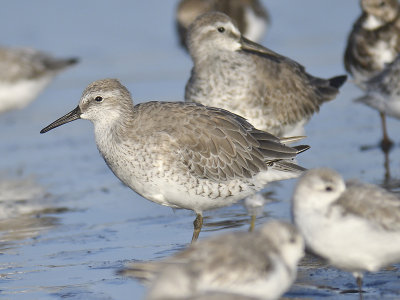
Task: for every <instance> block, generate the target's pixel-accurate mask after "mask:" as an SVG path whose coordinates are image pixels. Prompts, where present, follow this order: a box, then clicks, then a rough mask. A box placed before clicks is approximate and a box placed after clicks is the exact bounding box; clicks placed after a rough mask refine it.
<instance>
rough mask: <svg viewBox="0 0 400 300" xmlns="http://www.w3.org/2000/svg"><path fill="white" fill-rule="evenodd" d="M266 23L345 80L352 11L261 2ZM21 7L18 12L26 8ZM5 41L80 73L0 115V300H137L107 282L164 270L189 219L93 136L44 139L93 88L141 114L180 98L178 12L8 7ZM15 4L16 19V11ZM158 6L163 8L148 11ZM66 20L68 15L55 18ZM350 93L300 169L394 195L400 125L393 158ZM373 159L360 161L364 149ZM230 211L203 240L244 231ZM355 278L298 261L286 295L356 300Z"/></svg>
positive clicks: (349, 5)
mask: <svg viewBox="0 0 400 300" xmlns="http://www.w3.org/2000/svg"><path fill="white" fill-rule="evenodd" d="M263 2H264V3H265V5H266V6H267V7H268V9H269V11H270V13H271V16H272V25H271V28H270V31H269V32H268V34H267V36H266V38H265V40H264V42H263V44H264V45H267V46H268V47H270V48H272V49H273V50H275V51H278V52H280V53H282V54H284V55H287V56H289V57H292V58H293V59H295V60H297V61H299V62H301V63H302V64H303V65H305V66H306V67H307V70H308V71H309V72H310V73H312V74H314V75H318V76H321V77H331V76H334V75H339V74H342V73H344V68H343V64H342V54H343V51H344V47H345V43H346V38H347V34H348V32H349V31H350V28H351V26H352V23H353V21H354V20H355V18H356V17H357V15H358V13H359V8H358V3H357V1H348V0H336V1H321V0H303V1H288V0H281V1H267V0H265V1H263ZM22 3H23V4H22ZM2 4H3V7H6V8H7V9H2V10H0V24H1V25H2V28H3V30H2V31H1V36H2V44H4V45H10V46H11V45H15V46H17V45H18V46H22V45H28V46H32V47H34V48H37V49H41V50H46V51H48V52H50V53H52V54H55V55H58V56H71V55H76V56H79V57H80V58H81V63H80V64H79V65H77V66H75V67H74V68H71V69H70V70H68V71H66V72H65V73H63V74H60V76H58V78H57V79H56V80H55V81H54V82H53V83H52V84H51V85H50V86H49V87H48V89H46V90H45V92H44V93H42V94H41V95H40V97H39V98H38V99H37V100H36V101H35V102H34V103H32V104H31V105H30V106H29V107H27V108H26V109H24V110H21V111H14V112H9V113H6V114H3V115H0V128H1V130H0V139H1V143H0V154H1V159H0V205H1V206H0V253H1V255H0V295H1V297H2V298H4V299H61V298H69V299H140V298H142V297H143V295H144V292H145V289H144V287H142V286H141V285H140V284H139V283H138V282H135V281H133V280H130V279H126V278H122V277H119V276H117V275H116V274H115V271H116V270H117V269H119V268H121V267H122V266H123V265H124V263H126V262H128V261H132V260H149V259H158V258H162V257H165V256H168V255H170V254H172V253H174V252H176V251H177V250H179V249H182V248H183V247H185V246H186V245H187V243H188V242H189V241H190V238H191V234H192V221H193V219H194V215H193V213H192V212H190V211H183V210H176V211H173V210H171V209H170V208H168V207H161V206H159V205H156V204H153V203H151V202H149V201H147V200H145V199H143V198H142V197H140V196H138V195H137V194H135V193H134V192H132V191H131V190H130V189H128V188H126V187H124V186H123V185H122V184H121V183H120V182H119V181H118V179H117V178H116V177H115V176H114V175H113V174H112V173H111V171H109V169H108V168H107V166H106V165H105V163H104V162H103V160H102V158H101V157H100V155H99V154H98V151H97V149H96V146H95V143H94V136H93V128H92V125H91V124H90V123H89V122H88V121H84V120H79V121H76V122H74V123H71V124H68V125H65V126H63V127H60V128H58V129H56V130H54V131H52V132H50V133H48V134H46V135H40V134H39V131H40V129H41V128H43V127H44V126H45V125H47V124H49V123H50V122H52V121H54V120H55V119H56V118H58V117H60V116H62V115H63V114H65V113H66V112H68V111H70V110H71V109H73V108H74V107H75V106H76V105H77V103H78V100H79V97H80V94H81V92H82V91H83V89H84V88H85V87H86V85H87V84H88V83H90V82H91V81H93V80H96V79H100V78H106V77H116V78H119V79H120V80H121V82H122V83H123V84H125V85H126V86H127V87H128V88H129V89H130V91H131V92H132V95H133V97H134V100H135V101H136V103H138V102H143V101H148V100H176V101H179V100H182V99H183V90H184V85H185V82H186V80H187V78H188V76H189V72H190V68H191V61H190V58H189V56H188V55H187V54H186V53H185V52H184V51H183V50H181V49H180V48H179V47H178V42H177V41H178V40H177V37H176V35H175V28H174V10H175V5H176V1H172V0H168V1H155V0H151V1H113V2H110V1H84V2H82V1H76V0H75V1H68V2H55V1H48V0H37V1H23V2H15V1H11V0H6V1H3V2H2ZM21 5H23V6H24V9H23V10H22V9H21ZM155 7H157V9H155ZM61 12H62V13H61ZM360 94H361V92H360V91H359V90H358V89H357V88H356V87H355V86H354V85H352V84H351V82H348V83H346V85H345V86H344V87H343V88H342V92H341V93H340V95H339V96H338V98H337V99H336V100H334V101H332V102H330V103H327V104H325V105H324V106H323V107H322V109H321V111H320V113H319V114H318V115H316V116H314V118H313V119H312V120H311V121H310V123H309V124H308V125H307V127H306V132H307V136H308V137H307V139H306V140H305V143H307V144H309V145H310V146H311V147H312V148H311V149H310V150H309V151H307V152H305V153H303V154H302V155H301V156H300V157H299V163H300V164H301V165H303V166H306V167H308V168H312V167H318V166H328V167H332V168H334V169H336V170H338V171H339V172H340V173H341V174H343V176H344V177H345V178H359V179H360V180H362V181H366V182H371V183H375V184H380V185H383V186H385V187H387V188H388V189H390V190H392V191H395V192H400V170H399V166H400V139H399V137H398V133H399V132H400V122H399V121H398V120H392V119H389V120H388V127H389V134H391V137H392V139H393V140H394V141H395V142H396V145H395V148H394V149H393V150H392V151H391V152H390V153H389V156H388V157H386V158H385V155H384V154H383V153H382V151H381V150H380V149H379V147H377V145H378V142H379V140H380V135H381V128H380V120H379V116H378V113H377V112H375V111H373V110H372V109H370V108H368V107H364V106H362V105H360V104H355V103H353V102H352V99H354V98H355V97H357V96H359V95H360ZM365 148H367V149H368V150H364V149H365ZM294 183H295V181H294V180H290V181H286V182H281V183H275V184H271V185H270V186H269V187H267V188H266V189H265V191H268V192H272V198H273V199H274V200H276V201H274V202H272V203H269V204H268V205H266V206H265V208H264V213H263V215H262V216H261V217H260V218H258V220H257V223H258V224H260V223H262V222H265V221H267V220H268V219H270V218H280V219H286V220H288V219H289V218H290V214H289V207H290V197H291V194H292V191H293V186H294ZM248 223H249V218H248V217H247V215H246V212H245V210H244V208H243V206H242V205H241V203H238V204H236V205H234V206H232V207H227V208H223V209H219V210H216V211H211V212H206V213H205V226H204V229H203V231H202V233H201V235H200V238H204V237H206V236H210V235H215V234H218V233H221V232H225V231H228V230H247V228H248ZM399 276H400V271H399V270H398V268H397V267H396V266H394V267H392V268H389V269H385V270H382V271H381V272H378V273H375V274H366V276H365V281H364V282H365V283H364V290H365V291H366V292H367V294H366V295H365V298H366V299H377V298H382V299H398V298H399V297H400V283H399V282H400V281H399ZM354 289H356V286H355V283H354V280H353V277H352V276H351V274H348V273H345V272H341V271H338V270H336V269H333V268H329V267H328V266H326V265H325V264H324V263H323V262H321V261H320V260H317V259H314V258H307V259H305V260H304V261H303V262H302V264H301V267H300V270H299V276H298V280H297V282H296V284H295V285H294V287H293V288H292V289H291V290H290V291H289V292H288V293H287V294H286V295H285V297H287V298H308V299H320V298H325V299H337V298H339V299H358V295H357V294H355V293H351V290H354Z"/></svg>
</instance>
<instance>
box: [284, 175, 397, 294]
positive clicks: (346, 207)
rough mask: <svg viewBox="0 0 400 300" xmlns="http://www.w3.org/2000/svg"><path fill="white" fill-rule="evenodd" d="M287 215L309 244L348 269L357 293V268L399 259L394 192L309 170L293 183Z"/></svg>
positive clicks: (360, 273)
mask: <svg viewBox="0 0 400 300" xmlns="http://www.w3.org/2000/svg"><path fill="white" fill-rule="evenodd" d="M292 215H293V218H294V222H295V224H296V225H297V227H298V228H299V230H300V232H301V234H302V235H303V237H304V239H305V242H306V246H307V247H308V248H309V249H311V250H312V251H313V252H314V253H316V254H318V255H320V256H321V257H323V258H325V259H327V260H328V261H329V262H330V263H331V264H332V265H333V266H336V267H338V268H340V269H343V270H346V271H349V272H352V273H353V275H354V276H355V277H356V279H357V284H358V287H359V291H360V296H361V295H362V294H361V293H362V277H363V272H365V271H370V272H376V271H378V270H379V269H381V268H382V267H385V266H388V265H390V264H392V263H397V262H400V198H399V197H398V196H397V195H395V194H392V193H390V192H387V191H386V190H384V189H382V188H379V187H377V186H375V185H371V184H364V183H360V182H355V181H349V182H346V183H345V182H344V181H343V179H342V177H341V176H340V174H338V173H337V172H336V171H334V170H331V169H324V168H322V169H313V170H309V171H307V172H305V173H304V175H303V176H302V177H301V178H300V179H299V181H298V184H297V186H296V188H295V191H294V194H293V203H292Z"/></svg>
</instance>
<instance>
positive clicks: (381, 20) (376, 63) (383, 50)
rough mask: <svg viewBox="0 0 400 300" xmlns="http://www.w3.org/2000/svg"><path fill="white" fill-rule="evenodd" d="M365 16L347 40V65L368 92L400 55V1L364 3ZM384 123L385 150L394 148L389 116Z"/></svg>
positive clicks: (381, 116) (360, 19) (383, 141)
mask: <svg viewBox="0 0 400 300" xmlns="http://www.w3.org/2000/svg"><path fill="white" fill-rule="evenodd" d="M360 3H361V8H362V14H361V16H360V17H359V18H358V19H357V21H356V22H355V23H354V26H353V29H352V31H351V33H350V35H349V37H348V40H347V47H346V51H345V55H344V65H345V68H346V70H347V72H349V73H350V74H351V75H352V77H353V80H354V83H355V84H356V85H357V86H358V87H360V88H361V89H362V90H364V91H365V90H368V85H369V84H368V80H370V79H371V78H372V77H374V76H377V75H378V73H380V72H381V71H383V69H384V68H385V66H386V65H388V64H390V63H391V62H393V61H394V60H395V59H396V57H397V54H398V53H400V14H399V12H400V7H399V3H398V1H397V0H361V2H360ZM379 114H380V118H381V121H382V131H383V139H382V142H381V146H382V149H384V150H387V149H389V148H390V147H391V145H392V141H391V140H390V139H389V137H388V134H387V130H386V117H385V113H384V112H382V111H381V110H380V111H379Z"/></svg>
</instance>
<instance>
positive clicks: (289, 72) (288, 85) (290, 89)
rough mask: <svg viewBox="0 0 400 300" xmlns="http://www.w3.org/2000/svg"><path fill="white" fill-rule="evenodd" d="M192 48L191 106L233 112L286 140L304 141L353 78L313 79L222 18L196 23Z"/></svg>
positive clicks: (191, 34) (211, 16) (206, 18)
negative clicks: (310, 125)
mask: <svg viewBox="0 0 400 300" xmlns="http://www.w3.org/2000/svg"><path fill="white" fill-rule="evenodd" d="M188 47H189V52H190V55H191V57H192V60H193V64H194V65H193V68H192V72H191V76H190V79H189V81H188V82H187V84H186V90H185V101H187V102H196V103H201V104H204V105H208V106H215V107H221V108H224V109H227V110H229V111H232V112H233V113H236V114H238V115H240V116H242V117H244V118H246V119H247V120H249V122H250V123H251V124H252V125H253V126H254V127H256V128H258V129H261V130H265V131H268V132H270V133H272V134H274V135H276V136H280V137H282V136H292V135H293V136H295V135H303V134H304V130H303V125H304V124H305V123H306V122H307V121H308V120H309V119H310V118H311V116H312V115H313V114H314V113H315V112H317V111H319V107H320V106H321V105H322V104H323V103H324V102H326V101H329V100H332V99H333V98H335V97H336V95H337V93H338V92H339V87H340V86H341V85H342V84H343V83H344V82H345V81H346V78H347V77H346V76H337V77H333V78H331V79H321V78H318V77H314V76H312V75H310V74H308V73H307V72H306V71H305V68H304V67H303V66H302V65H300V64H299V63H297V62H295V61H293V60H291V59H289V58H287V57H285V56H282V55H280V54H278V53H276V52H273V51H272V50H270V49H267V48H265V47H263V46H261V45H259V44H256V43H254V42H252V41H250V40H248V39H247V38H245V37H244V36H242V35H241V33H240V31H239V29H238V28H237V26H236V25H235V24H234V22H233V21H232V19H231V18H229V17H228V16H227V15H225V14H223V13H219V12H211V13H207V14H204V15H202V16H200V17H198V18H197V19H196V21H194V22H193V23H192V25H191V26H190V28H189V32H188Z"/></svg>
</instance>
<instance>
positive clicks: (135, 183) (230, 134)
mask: <svg viewBox="0 0 400 300" xmlns="http://www.w3.org/2000/svg"><path fill="white" fill-rule="evenodd" d="M76 119H88V120H90V121H92V123H93V124H94V132H95V138H96V144H97V148H98V149H99V152H100V154H101V155H102V156H103V158H104V160H105V161H106V163H107V165H108V166H109V167H110V169H111V170H112V171H113V173H114V174H115V175H116V176H117V177H118V178H119V179H120V180H121V181H122V182H123V183H125V184H126V185H127V186H128V187H130V188H131V189H133V190H134V191H136V192H137V193H138V194H140V195H142V196H143V197H144V198H146V199H149V200H151V201H153V202H156V203H158V204H161V205H166V206H170V207H172V208H184V209H190V210H193V211H194V212H195V213H196V215H197V216H196V219H195V221H194V231H193V237H192V241H195V240H196V239H197V237H198V235H199V233H200V230H201V227H202V224H203V217H202V213H203V211H204V210H209V209H214V208H218V207H223V206H227V205H230V204H232V203H235V202H237V201H239V200H240V199H243V198H245V197H247V196H249V195H251V194H253V193H255V192H256V191H258V190H260V189H262V188H263V187H264V186H265V185H266V184H267V183H268V182H270V181H274V180H282V179H288V178H293V177H297V176H299V175H300V174H301V173H302V172H303V171H304V168H302V167H300V166H298V165H297V164H295V163H294V162H293V161H292V160H293V159H294V158H295V157H296V155H297V154H299V153H301V152H303V151H305V150H307V149H308V148H309V146H295V147H289V146H286V145H284V144H282V142H281V140H280V139H278V138H277V137H275V136H273V135H271V134H269V133H267V132H263V131H260V130H257V129H255V128H254V127H253V126H252V125H251V124H250V123H248V122H247V121H246V120H245V119H243V118H242V117H240V116H238V115H235V114H233V113H230V112H228V111H226V110H223V109H219V108H211V107H206V106H203V105H198V104H195V103H184V102H147V103H142V104H138V105H136V106H134V105H133V103H132V98H131V95H130V93H129V91H128V90H127V89H126V88H125V87H124V86H123V85H122V84H120V82H119V81H118V80H116V79H104V80H98V81H95V82H93V83H91V84H90V85H89V86H88V87H87V88H86V89H85V91H84V92H83V94H82V97H81V99H80V102H79V105H78V106H77V107H76V108H75V109H74V110H72V111H71V112H70V113H68V114H66V115H65V116H63V117H61V118H60V119H58V120H56V121H55V122H53V123H51V124H50V125H49V126H47V127H46V128H44V129H42V131H41V133H44V132H47V131H49V130H51V129H53V128H55V127H57V126H60V125H62V124H65V123H67V122H70V121H73V120H76Z"/></svg>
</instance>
